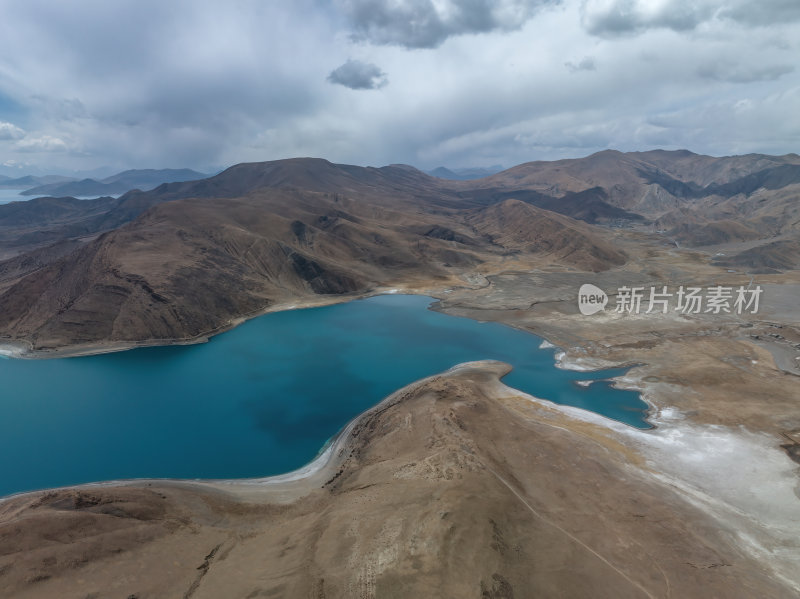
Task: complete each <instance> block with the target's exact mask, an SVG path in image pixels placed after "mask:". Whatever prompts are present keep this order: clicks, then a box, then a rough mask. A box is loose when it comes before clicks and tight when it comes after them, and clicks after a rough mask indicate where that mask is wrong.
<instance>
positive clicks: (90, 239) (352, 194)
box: [0, 150, 800, 348]
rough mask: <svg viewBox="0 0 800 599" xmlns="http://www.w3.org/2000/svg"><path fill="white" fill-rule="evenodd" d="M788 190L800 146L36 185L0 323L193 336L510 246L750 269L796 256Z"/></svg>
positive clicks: (69, 336)
mask: <svg viewBox="0 0 800 599" xmlns="http://www.w3.org/2000/svg"><path fill="white" fill-rule="evenodd" d="M189 174H193V173H191V172H190V173H187V176H188V175H189ZM121 175H122V174H121ZM110 179H111V178H110ZM131 180H132V179H130V178H128V179H126V178H125V177H123V176H120V177H119V178H117V179H115V180H104V181H103V182H101V183H102V184H103V185H112V184H116V183H118V182H121V181H126V183H124V185H130V183H131ZM798 198H800V156H797V155H795V154H789V155H786V156H766V155H758V154H751V155H747V156H731V157H722V158H715V157H711V156H700V155H697V154H693V153H691V152H688V151H674V152H672V151H662V150H656V151H651V152H631V153H621V152H616V151H605V152H599V153H597V154H593V155H591V156H588V157H586V158H581V159H573V160H559V161H554V162H543V161H537V162H529V163H525V164H521V165H519V166H516V167H513V168H511V169H508V170H505V171H502V172H500V173H496V174H493V175H491V176H488V177H484V178H481V179H477V180H465V181H462V180H447V179H443V178H441V177H434V176H431V175H428V174H426V173H423V172H422V171H419V170H417V169H415V168H413V167H410V166H407V165H390V166H386V167H381V168H372V167H367V168H365V167H360V166H352V165H346V164H333V163H331V162H328V161H327V160H322V159H318V158H298V159H290V160H278V161H272V162H262V163H249V164H239V165H236V166H233V167H231V168H229V169H227V170H225V171H223V172H222V173H220V174H218V175H216V176H213V177H210V178H206V179H199V180H191V181H175V182H170V183H163V184H161V185H159V186H158V187H156V188H155V189H152V190H150V191H138V190H137V191H129V192H127V193H125V194H124V195H122V196H121V197H119V198H110V197H105V198H100V199H98V200H93V201H81V200H75V199H71V198H53V197H45V198H38V199H34V200H30V201H28V202H19V203H14V204H9V205H4V206H0V251H2V252H4V253H5V254H6V255H9V254H12V253H14V252H17V253H18V255H16V256H15V257H12V258H10V259H8V260H6V261H4V262H0V303H1V304H2V305H3V310H2V312H0V336H5V337H6V338H9V339H25V340H27V341H28V342H30V343H32V344H33V345H34V346H35V347H40V348H41V347H58V346H64V345H70V344H74V343H97V342H104V341H109V340H110V341H116V342H124V343H133V342H136V341H139V340H144V339H157V340H171V339H186V338H192V337H196V336H198V335H203V334H205V333H207V332H208V331H211V330H217V329H218V328H220V327H224V326H226V323H229V322H231V321H232V320H234V319H237V318H240V317H242V316H243V315H245V314H248V313H252V312H256V311H259V310H263V309H264V308H265V307H267V306H269V305H271V304H273V303H275V302H277V301H294V300H295V299H297V298H302V297H311V296H313V295H318V294H334V295H337V294H347V293H364V292H366V291H368V290H370V289H374V288H375V287H379V286H389V285H398V284H402V283H403V282H405V281H410V280H413V281H426V282H429V284H430V285H436V284H442V282H444V281H452V280H458V278H457V277H458V276H459V275H460V274H463V273H468V272H472V271H474V269H475V268H476V267H478V265H480V264H489V265H490V264H495V263H499V262H502V261H504V260H506V259H508V258H512V259H513V260H520V261H522V262H523V263H525V264H537V265H549V264H553V265H557V266H560V267H563V268H569V269H573V270H581V271H600V270H606V269H610V268H616V267H618V266H620V265H622V264H624V263H625V262H626V260H628V259H629V257H630V256H629V255H628V254H627V253H626V252H627V250H623V249H622V248H630V247H634V248H635V247H638V246H637V245H636V244H640V243H642V240H646V243H647V244H649V245H648V246H647V247H649V248H652V247H656V246H661V247H663V246H664V244H667V243H669V244H670V245H673V244H674V245H681V246H683V245H691V246H696V247H702V246H707V245H711V244H723V243H727V244H731V248H730V249H729V250H726V251H725V252H724V254H725V255H724V256H717V258H716V263H717V264H719V265H720V266H722V267H731V268H737V269H742V270H745V271H747V272H774V271H776V270H785V269H800V243H799V240H800V202H798ZM631 229H633V231H631V232H630V233H626V231H627V230H631ZM625 235H627V237H626V236H625ZM621 239H624V240H626V241H625V243H624V244H623V245H620V240H621ZM654 242H655V246H654V245H653V244H654ZM737 244H745V245H737ZM637 251H638V250H637ZM642 251H645V250H642ZM646 251H650V250H646ZM708 262H711V257H709V258H708ZM437 282H438V283H437Z"/></svg>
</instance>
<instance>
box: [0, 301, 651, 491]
mask: <svg viewBox="0 0 800 599" xmlns="http://www.w3.org/2000/svg"><path fill="white" fill-rule="evenodd" d="M432 301H433V300H431V298H426V297H421V296H407V295H386V296H378V297H372V298H369V299H365V300H358V301H353V302H349V303H346V304H338V305H334V306H327V307H322V308H309V309H304V310H291V311H287V312H278V313H273V314H267V315H264V316H261V317H259V318H255V319H253V320H250V321H248V322H246V323H244V324H243V325H241V326H239V327H237V328H236V329H234V330H232V331H228V332H226V333H224V334H222V335H218V336H216V337H214V338H213V339H211V341H210V342H209V343H204V344H200V345H193V346H172V347H154V348H144V349H135V350H130V351H125V352H118V353H113V354H104V355H98V356H88V357H78V358H60V359H51V360H13V359H3V360H0V380H1V381H2V387H1V388H0V496H2V495H8V494H11V493H16V492H19V491H27V490H34V489H42V488H49V487H56V486H63V485H71V484H77V483H83V482H92V481H102V480H111V479H122V478H244V477H259V476H266V475H271V474H280V473H284V472H288V471H291V470H294V469H296V468H299V467H301V466H303V465H304V464H306V463H308V462H309V461H311V460H312V459H313V458H314V456H315V455H316V454H317V452H318V451H319V450H320V449H321V447H322V446H323V445H324V444H325V442H326V441H327V440H328V439H330V438H331V437H332V436H333V435H335V434H336V433H337V432H338V431H339V430H340V429H341V428H342V427H344V426H345V425H346V424H347V422H348V421H350V420H351V419H352V418H353V417H355V416H356V415H358V414H359V413H360V412H363V411H364V410H366V409H367V408H369V407H371V406H373V405H375V404H376V403H377V402H379V401H380V400H381V399H383V398H384V397H385V396H387V395H389V394H390V393H392V392H393V391H395V390H397V389H398V388H400V387H402V386H404V385H406V384H408V383H411V382H413V381H415V380H417V379H420V378H423V377H425V376H428V375H431V374H435V373H438V372H441V371H443V370H446V369H448V368H450V367H451V366H454V365H455V364H458V363H460V362H466V361H472V360H483V359H494V360H502V361H504V362H508V363H510V364H511V365H512V366H513V367H514V371H513V372H511V373H510V374H509V375H508V376H506V377H505V378H504V379H503V380H504V382H505V383H506V384H508V385H510V386H512V387H515V388H518V389H521V390H523V391H525V392H527V393H530V394H531V395H535V396H537V397H541V398H545V399H549V400H552V401H555V402H558V403H562V404H569V405H573V406H578V407H582V408H586V409H589V410H592V411H594V412H597V413H600V414H602V415H604V416H607V417H609V418H613V419H616V420H619V421H622V422H625V423H627V424H629V425H632V426H635V427H639V428H649V425H648V424H647V422H646V421H645V420H644V417H645V410H646V409H647V406H646V404H645V403H644V402H643V401H642V400H641V399H640V398H639V394H638V393H635V392H632V391H622V390H618V389H613V388H611V387H610V385H609V383H608V382H606V381H604V380H603V379H607V378H610V377H614V376H619V375H620V374H622V373H623V372H625V369H615V370H604V371H595V372H591V373H589V372H573V371H567V370H561V369H558V368H555V367H554V360H553V353H554V350H553V349H540V348H539V344H540V343H541V339H539V338H538V337H536V336H534V335H530V334H528V333H525V332H522V331H519V330H516V329H513V328H510V327H507V326H504V325H500V324H496V323H480V322H476V321H473V320H469V319H466V318H459V317H455V316H449V315H446V314H442V313H439V312H434V311H431V310H428V309H427V306H429V305H430V304H431V302H432ZM582 380H595V381H597V382H594V383H592V384H591V385H589V386H588V387H582V386H579V385H577V384H576V383H575V381H582Z"/></svg>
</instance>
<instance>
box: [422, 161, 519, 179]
mask: <svg viewBox="0 0 800 599" xmlns="http://www.w3.org/2000/svg"><path fill="white" fill-rule="evenodd" d="M502 170H503V167H502V166H500V165H499V164H495V165H494V166H488V167H473V168H454V169H449V168H446V167H444V166H440V167H437V168H435V169H433V170H432V171H425V172H426V173H427V174H429V175H431V176H433V177H439V178H440V179H450V180H453V181H469V180H470V179H481V178H483V177H488V176H489V175H494V174H495V173H499V172H500V171H502Z"/></svg>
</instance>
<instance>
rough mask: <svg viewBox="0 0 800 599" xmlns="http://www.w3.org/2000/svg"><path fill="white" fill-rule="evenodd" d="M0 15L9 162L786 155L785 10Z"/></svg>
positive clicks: (354, 5) (478, 6) (243, 6)
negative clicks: (659, 150) (642, 152)
mask: <svg viewBox="0 0 800 599" xmlns="http://www.w3.org/2000/svg"><path fill="white" fill-rule="evenodd" d="M0 13H2V14H3V19H2V20H0V165H2V164H6V165H11V166H17V167H21V168H19V169H17V170H25V169H26V168H27V169H28V170H30V169H32V168H33V167H40V168H42V169H73V168H78V169H88V168H94V167H97V166H100V165H109V166H112V167H123V168H127V167H150V166H181V167H182V166H189V167H195V168H200V169H203V168H207V167H209V166H212V165H226V164H231V163H234V162H240V161H251V160H266V159H273V158H279V157H287V156H307V155H313V156H324V157H326V158H329V159H331V160H334V161H340V162H349V163H358V164H387V163H393V162H408V163H412V164H415V165H418V166H421V167H433V166H437V165H440V164H445V165H450V166H473V165H485V164H498V163H499V164H503V165H506V166H510V165H512V164H515V163H519V162H524V161H527V160H532V159H537V158H547V159H552V158H559V157H570V156H581V155H586V154H588V153H591V152H593V151H596V150H601V149H604V148H608V147H612V148H617V149H621V150H635V149H648V148H652V147H666V148H680V147H688V148H690V149H692V150H694V151H696V152H704V153H710V154H717V155H720V154H731V153H746V152H766V153H772V154H781V153H786V152H791V151H796V150H797V148H798V146H800V143H799V142H800V73H798V71H797V68H796V56H797V55H798V53H799V52H800V48H798V45H800V42H798V40H800V5H798V4H797V2H795V1H793V0H764V1H763V2H758V3H753V2H746V1H745V0H696V1H689V0H501V1H494V2H490V1H489V0H333V1H324V0H299V1H298V2H293V3H280V4H278V3H263V2H257V1H256V0H242V1H241V2H237V3H234V4H230V3H228V4H226V3H222V2H219V1H212V0H193V1H191V2H190V1H189V0H178V1H176V2H171V3H160V2H155V1H154V0H137V1H135V2H134V1H133V0H121V1H120V2H115V3H104V2H98V1H97V0H80V1H78V2H74V3H70V4H69V6H67V5H60V4H57V3H53V2H50V1H47V0H30V1H29V2H25V3H20V2H13V0H0ZM26 165H27V166H26ZM7 170H8V167H6V171H7ZM12 170H13V169H12ZM6 171H3V172H6Z"/></svg>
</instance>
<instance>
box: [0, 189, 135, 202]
mask: <svg viewBox="0 0 800 599" xmlns="http://www.w3.org/2000/svg"><path fill="white" fill-rule="evenodd" d="M20 191H25V190H24V189H2V188H0V204H8V203H10V202H26V201H28V200H32V199H34V198H37V197H41V196H21V195H19V192H20ZM110 195H111V197H112V198H118V197H119V196H120V195H121V194H118V193H116V194H110ZM77 197H78V199H80V200H89V199H93V198H95V197H97V196H77Z"/></svg>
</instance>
